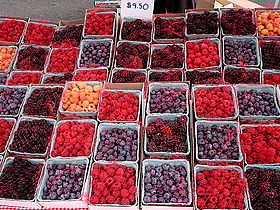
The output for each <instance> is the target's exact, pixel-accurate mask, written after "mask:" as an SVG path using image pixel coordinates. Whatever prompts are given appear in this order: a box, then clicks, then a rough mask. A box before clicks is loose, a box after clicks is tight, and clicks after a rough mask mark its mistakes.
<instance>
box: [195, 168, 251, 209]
mask: <svg viewBox="0 0 280 210" xmlns="http://www.w3.org/2000/svg"><path fill="white" fill-rule="evenodd" d="M214 170H227V171H229V172H231V171H235V172H237V173H238V175H239V179H240V180H243V181H242V183H240V185H245V180H244V173H243V169H242V168H241V167H239V166H208V165H196V166H195V167H194V199H195V200H194V203H195V208H196V209H198V210H200V209H201V208H199V203H198V201H199V200H200V201H201V200H202V201H203V198H199V194H198V187H199V185H198V181H201V182H202V181H204V180H205V181H207V180H206V179H204V180H200V177H199V178H198V176H197V175H198V174H199V173H202V172H204V171H214ZM221 178H222V177H218V178H213V179H212V181H213V182H211V185H210V189H211V191H213V188H216V187H217V186H215V187H214V184H212V183H216V182H218V181H219V179H221ZM228 178H235V177H231V176H230V177H228ZM236 184H237V183H236ZM232 185H234V183H233V184H232ZM243 188H244V196H242V197H244V199H243V200H242V201H240V202H241V203H242V205H244V208H241V209H247V208H248V200H247V195H246V188H247V186H246V185H245V186H243ZM230 190H232V191H233V190H234V189H229V192H228V193H229V194H232V191H230ZM204 191H205V189H204ZM214 193H215V192H214V191H213V194H210V195H208V196H211V195H212V196H214V197H215V198H216V199H217V196H216V195H215V194H214ZM240 194H242V195H243V193H242V191H241V192H240ZM200 195H201V194H200ZM201 196H202V195H201ZM225 199H230V200H231V198H230V197H225V196H222V197H220V199H219V202H221V201H222V200H225ZM208 200H209V201H208V202H207V201H206V202H205V201H204V204H207V205H208V206H209V205H211V204H212V208H203V209H216V207H213V204H215V205H217V204H218V205H222V204H221V203H219V202H216V203H215V201H214V203H212V202H210V198H209V197H208ZM216 201H217V200H216ZM225 203H226V204H227V205H226V207H223V208H219V209H229V208H228V205H229V204H228V202H227V201H226V202H225ZM223 205H224V204H223ZM231 209H237V208H231ZM238 209H239V208H238Z"/></svg>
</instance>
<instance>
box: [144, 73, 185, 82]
mask: <svg viewBox="0 0 280 210" xmlns="http://www.w3.org/2000/svg"><path fill="white" fill-rule="evenodd" d="M149 74H150V75H149V81H151V82H160V81H182V80H183V72H182V70H165V71H159V70H151V71H150V73H149Z"/></svg>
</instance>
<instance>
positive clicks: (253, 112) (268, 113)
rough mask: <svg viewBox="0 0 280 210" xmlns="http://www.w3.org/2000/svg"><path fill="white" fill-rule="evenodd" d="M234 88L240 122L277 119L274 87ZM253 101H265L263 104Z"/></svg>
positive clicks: (247, 86)
mask: <svg viewBox="0 0 280 210" xmlns="http://www.w3.org/2000/svg"><path fill="white" fill-rule="evenodd" d="M234 87H235V91H236V95H237V100H238V106H239V117H240V119H241V120H275V119H279V117H280V109H279V105H278V100H277V89H276V87H275V86H273V85H242V84H240V85H235V86H234ZM257 94H259V95H257ZM252 99H253V101H252ZM254 99H258V100H259V102H260V101H261V100H265V101H263V102H262V103H263V104H260V103H256V101H254ZM248 100H251V101H248ZM244 103H245V104H244ZM249 105H250V106H249ZM261 105H263V106H264V108H261ZM267 107H268V108H269V109H268V108H267Z"/></svg>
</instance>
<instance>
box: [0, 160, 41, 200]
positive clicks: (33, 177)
mask: <svg viewBox="0 0 280 210" xmlns="http://www.w3.org/2000/svg"><path fill="white" fill-rule="evenodd" d="M42 167H43V164H41V163H31V161H29V160H28V159H22V158H20V157H15V158H14V159H13V160H12V161H11V163H9V165H7V166H6V167H4V169H3V172H2V173H1V175H0V197H1V198H6V199H16V200H30V201H31V200H33V199H34V198H35V192H36V189H37V185H38V182H39V179H40V174H41V170H42Z"/></svg>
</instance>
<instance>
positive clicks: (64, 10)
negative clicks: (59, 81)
mask: <svg viewBox="0 0 280 210" xmlns="http://www.w3.org/2000/svg"><path fill="white" fill-rule="evenodd" d="M251 1H253V2H256V3H259V4H261V5H263V6H267V5H269V4H270V5H271V4H272V5H273V4H274V3H275V0H251ZM92 6H93V0H0V16H4V15H8V16H18V17H30V18H32V19H45V20H52V21H59V20H77V19H80V18H83V17H84V13H85V10H86V9H88V8H91V7H92Z"/></svg>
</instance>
